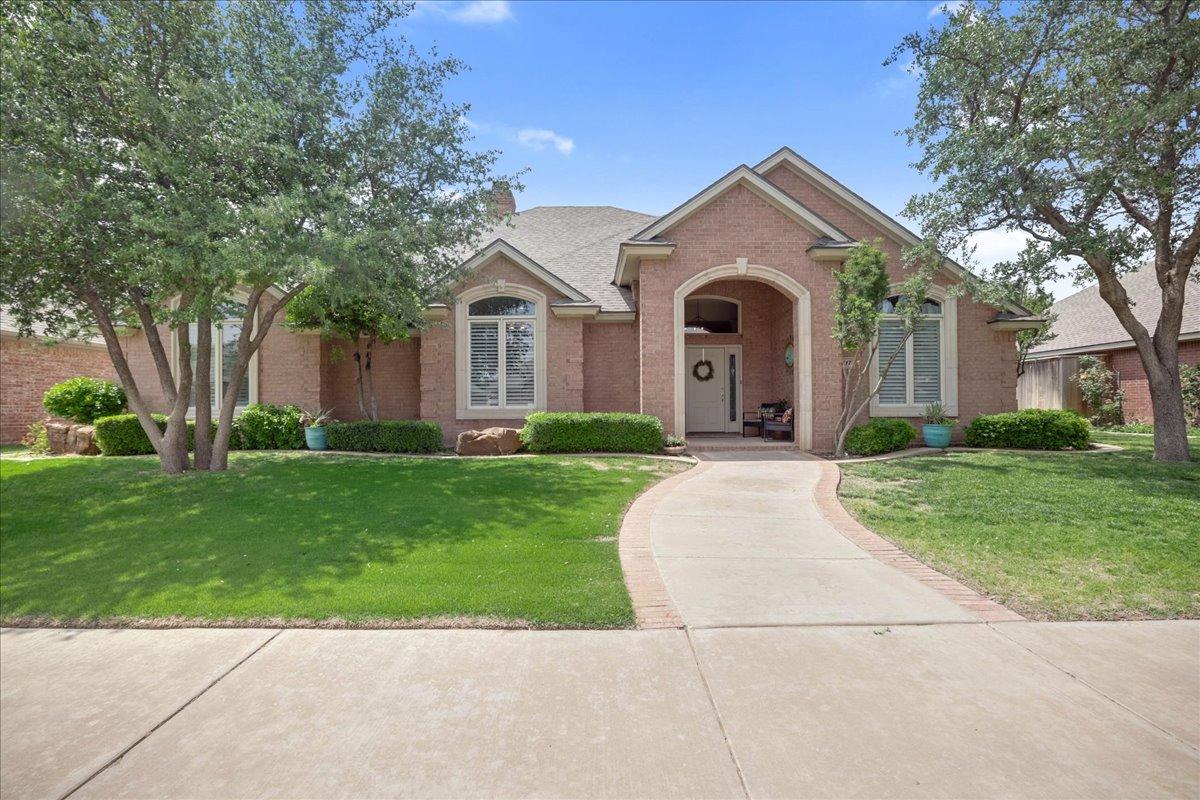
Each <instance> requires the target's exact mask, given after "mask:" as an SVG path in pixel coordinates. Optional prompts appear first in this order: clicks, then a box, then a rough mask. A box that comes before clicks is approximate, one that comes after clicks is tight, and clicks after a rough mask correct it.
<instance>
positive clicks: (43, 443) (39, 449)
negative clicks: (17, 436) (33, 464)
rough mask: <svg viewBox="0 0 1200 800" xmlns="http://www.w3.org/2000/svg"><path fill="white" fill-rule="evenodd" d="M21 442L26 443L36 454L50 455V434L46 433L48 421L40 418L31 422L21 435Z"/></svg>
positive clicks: (31, 451) (30, 450)
mask: <svg viewBox="0 0 1200 800" xmlns="http://www.w3.org/2000/svg"><path fill="white" fill-rule="evenodd" d="M21 444H23V445H25V447H26V448H28V449H29V452H30V453H32V454H33V455H35V456H44V455H49V453H50V436H49V435H48V434H47V433H46V423H44V422H42V421H41V420H40V419H39V420H35V421H34V422H31V423H30V424H29V428H28V429H27V430H26V431H25V435H24V436H23V437H21Z"/></svg>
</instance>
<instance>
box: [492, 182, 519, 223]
mask: <svg viewBox="0 0 1200 800" xmlns="http://www.w3.org/2000/svg"><path fill="white" fill-rule="evenodd" d="M492 209H493V212H494V213H495V215H496V216H497V217H501V218H502V217H506V216H508V215H509V214H515V213H517V198H515V197H513V193H512V189H510V188H508V184H506V183H493V184H492Z"/></svg>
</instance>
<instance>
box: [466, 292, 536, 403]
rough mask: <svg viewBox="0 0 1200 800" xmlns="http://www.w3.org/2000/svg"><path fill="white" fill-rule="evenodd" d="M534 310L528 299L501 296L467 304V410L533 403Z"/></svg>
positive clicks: (534, 394) (534, 395)
mask: <svg viewBox="0 0 1200 800" xmlns="http://www.w3.org/2000/svg"><path fill="white" fill-rule="evenodd" d="M538 310H539V309H538V303H536V302H533V301H532V300H526V299H523V298H520V297H510V296H507V295H498V296H490V297H485V298H482V299H479V300H476V301H474V302H472V303H470V304H469V305H468V307H467V314H466V321H467V327H468V330H469V333H468V340H467V359H466V361H467V366H468V375H467V383H468V387H467V392H466V394H467V397H466V400H467V409H468V410H470V409H477V410H489V409H490V410H495V411H497V412H505V411H507V410H509V409H512V410H513V411H514V412H516V411H519V410H520V409H531V408H536V407H537V402H538V388H537V387H538V365H537V353H538V347H537V336H538V333H537V331H538V323H537V314H538Z"/></svg>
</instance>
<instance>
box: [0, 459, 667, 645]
mask: <svg viewBox="0 0 1200 800" xmlns="http://www.w3.org/2000/svg"><path fill="white" fill-rule="evenodd" d="M681 468H682V467H681V465H680V464H679V463H677V462H670V461H663V460H653V459H644V458H636V457H629V458H591V459H585V458H565V457H549V456H539V457H531V458H520V459H497V460H483V459H479V460H476V459H470V460H462V459H429V458H372V457H367V456H315V455H310V454H304V453H296V454H278V453H275V454H262V453H257V454H256V453H240V454H235V455H233V456H232V457H231V463H230V469H229V471H228V472H227V473H224V474H220V473H216V474H213V473H199V474H190V475H184V476H179V477H169V476H165V475H162V474H161V473H160V472H159V471H158V465H157V459H155V458H153V457H148V458H120V459H117V458H78V457H76V458H43V459H32V460H18V459H15V458H13V457H11V456H9V455H6V456H5V457H4V458H3V459H0V493H2V494H3V502H2V503H0V620H2V621H4V622H8V623H10V624H11V623H12V622H14V621H17V622H20V621H31V619H32V618H38V619H40V620H41V621H43V622H45V621H48V620H53V621H57V622H59V623H64V622H69V621H74V622H84V623H89V622H95V621H106V622H112V621H116V622H119V621H130V620H140V619H144V618H186V619H197V620H209V621H218V620H226V621H232V620H271V619H282V620H313V621H316V620H342V621H345V622H347V623H350V624H372V623H376V624H378V623H380V622H387V621H395V620H427V619H433V618H447V619H448V620H449V621H451V622H452V621H453V620H459V621H465V622H468V623H470V622H476V623H478V622H481V621H482V622H488V621H492V622H495V621H505V622H508V623H520V624H530V625H533V626H536V627H622V626H628V625H631V624H632V622H633V613H632V609H631V607H630V602H629V596H628V594H627V592H626V590H625V586H624V582H623V579H622V574H621V567H620V564H619V561H618V557H617V543H616V535H617V532H618V529H619V526H620V520H621V517H622V515H623V513H624V511H625V508H626V507H627V505H628V504H629V502H630V501H631V500H633V498H634V497H635V496H636V495H637V494H638V493H639V492H641V491H642V490H643V489H645V488H646V487H647V486H649V485H650V484H652V483H654V482H656V481H658V480H659V479H661V478H662V477H664V476H666V475H668V474H670V473H673V472H676V471H678V470H679V469H681Z"/></svg>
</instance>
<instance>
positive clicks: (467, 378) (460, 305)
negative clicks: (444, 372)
mask: <svg viewBox="0 0 1200 800" xmlns="http://www.w3.org/2000/svg"><path fill="white" fill-rule="evenodd" d="M501 295H503V296H509V297H519V298H521V299H522V300H528V301H530V302H531V303H534V304H535V311H534V315H533V317H532V319H533V376H534V378H533V397H534V399H533V405H532V406H519V407H507V406H505V405H504V395H503V393H501V395H500V403H501V404H500V405H499V406H474V407H473V406H471V404H470V399H471V375H470V371H471V365H470V360H471V350H470V347H471V332H470V331H471V329H470V320H471V319H476V320H484V321H489V320H502V319H506V317H470V316H469V313H468V307H469V306H470V305H471V303H473V302H475V301H476V300H483V299H484V298H488V297H498V296H501ZM547 307H548V304H547V302H546V296H545V295H544V294H542V293H541V292H539V291H537V290H536V289H531V288H530V287H528V286H521V285H519V284H515V283H509V282H508V281H497V282H495V283H489V284H484V285H482V286H476V287H474V288H472V289H467V290H466V291H464V292H463V293H462V294H460V295H459V296H458V299H457V302H456V303H455V308H454V364H455V369H454V385H455V406H456V413H455V416H456V417H457V418H458V419H524V418H525V417H526V416H527V415H529V414H532V413H533V412H535V411H545V410H546V313H547V311H546V309H547ZM507 319H518V318H517V317H508V318H507ZM523 319H531V318H530V317H524V318H523ZM500 334H501V337H503V330H501V332H500ZM501 342H503V339H501ZM501 351H503V348H501ZM500 368H501V369H503V368H504V360H503V357H501V360H500Z"/></svg>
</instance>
